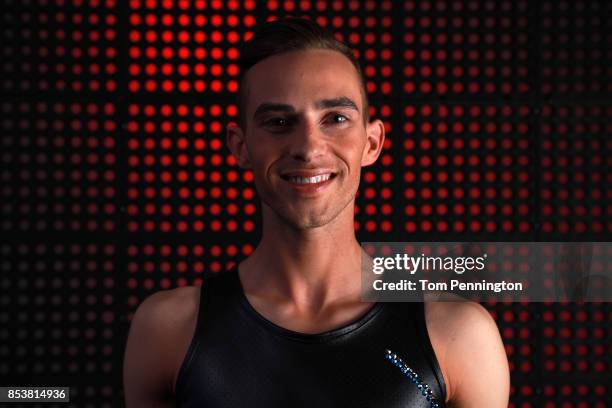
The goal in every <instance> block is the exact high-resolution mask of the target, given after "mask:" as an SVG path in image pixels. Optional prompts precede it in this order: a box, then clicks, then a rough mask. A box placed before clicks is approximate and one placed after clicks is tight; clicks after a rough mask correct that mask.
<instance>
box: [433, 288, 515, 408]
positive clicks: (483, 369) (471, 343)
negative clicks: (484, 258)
mask: <svg viewBox="0 0 612 408" xmlns="http://www.w3.org/2000/svg"><path fill="white" fill-rule="evenodd" d="M425 321H426V324H427V330H428V332H429V337H430V340H431V343H432V347H433V349H434V352H435V353H436V358H437V360H438V362H439V364H440V368H441V370H442V374H443V376H444V381H445V383H446V390H447V400H448V401H447V402H449V404H448V405H449V406H452V407H479V406H489V407H500V408H501V407H507V404H508V396H509V392H510V373H509V368H508V360H507V357H506V352H505V349H504V345H503V342H502V339H501V336H500V334H499V330H498V328H497V324H496V323H495V320H494V319H493V318H492V316H491V315H490V313H489V312H488V311H487V309H485V308H484V307H483V306H482V305H481V304H479V303H476V302H471V301H466V300H463V299H461V298H460V297H458V296H455V295H448V296H447V297H445V298H444V300H443V301H426V302H425Z"/></svg>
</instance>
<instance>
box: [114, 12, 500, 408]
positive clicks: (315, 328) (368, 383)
mask: <svg viewBox="0 0 612 408" xmlns="http://www.w3.org/2000/svg"><path fill="white" fill-rule="evenodd" d="M241 75H242V77H241V83H240V95H239V123H238V124H230V125H229V126H228V127H227V144H228V147H229V148H230V150H231V151H232V153H233V154H234V155H235V157H236V160H237V162H238V165H239V166H240V167H242V168H244V169H251V170H252V171H253V174H254V180H255V186H256V188H257V191H258V193H259V196H260V198H261V200H262V217H263V229H262V239H261V242H260V243H259V245H258V246H257V248H256V249H255V250H254V251H253V253H252V254H251V255H250V256H249V257H248V258H247V259H245V260H244V261H243V262H241V263H240V264H239V265H237V267H234V268H233V269H232V270H231V271H228V272H225V273H222V274H220V275H218V276H215V277H213V278H210V279H208V280H206V281H205V282H204V283H203V285H202V289H201V290H200V288H196V287H185V288H178V289H173V290H169V291H161V292H159V293H156V294H154V295H152V296H150V297H149V298H147V299H146V300H145V301H144V302H143V303H142V304H141V305H140V307H139V308H138V310H137V311H136V314H135V316H134V319H133V322H132V326H131V329H130V333H129V338H128V342H127V348H126V355H125V363H124V383H125V397H126V402H127V406H128V407H130V408H131V407H170V406H189V407H195V406H202V407H251V406H253V407H259V406H265V407H280V406H282V407H290V406H321V407H344V406H347V407H348V406H350V407H354V406H359V407H400V406H401V407H430V406H431V407H436V406H438V407H443V406H447V407H451V406H452V407H465V408H472V407H474V408H481V407H488V408H501V407H506V406H507V403H508V394H509V370H508V363H507V359H506V355H505V352H504V347H503V344H502V341H501V338H500V336H499V333H498V329H497V326H496V325H495V322H494V321H493V319H492V318H491V317H490V315H489V314H488V312H487V311H486V310H485V309H484V308H483V307H482V306H480V305H478V304H476V303H472V302H425V303H386V304H383V303H380V302H379V303H375V304H372V303H366V302H362V301H361V299H360V294H361V290H360V282H361V279H360V273H361V259H362V255H363V252H362V250H361V247H360V245H359V243H358V242H357V240H356V238H355V232H354V223H353V222H354V221H353V215H354V202H355V194H356V192H357V189H358V186H359V179H360V171H361V168H362V167H363V166H368V165H371V164H373V163H374V162H375V161H376V159H377V158H378V156H379V154H380V151H381V148H382V145H383V141H384V137H385V131H384V127H383V124H382V122H381V121H380V120H372V121H370V120H369V118H368V104H367V98H366V94H365V88H364V80H363V76H362V74H361V70H360V68H359V64H358V63H357V61H356V60H355V59H354V57H353V55H352V54H351V51H350V49H349V48H347V47H346V46H345V45H344V44H342V43H340V42H338V41H336V40H335V38H334V37H333V35H332V34H329V33H328V32H327V31H325V30H323V29H321V28H320V27H318V26H317V25H316V24H314V23H311V22H309V21H307V20H301V19H288V20H283V21H277V22H273V23H268V24H265V25H264V26H262V27H261V28H260V29H259V30H256V31H255V33H254V36H253V37H252V39H251V40H250V41H249V42H247V44H246V45H245V47H244V49H243V50H242V53H241ZM387 350H390V351H387Z"/></svg>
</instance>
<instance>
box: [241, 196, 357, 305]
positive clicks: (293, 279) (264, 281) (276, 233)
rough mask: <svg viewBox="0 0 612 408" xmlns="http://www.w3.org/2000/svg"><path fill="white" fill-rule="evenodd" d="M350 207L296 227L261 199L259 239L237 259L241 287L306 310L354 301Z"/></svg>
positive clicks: (354, 254) (354, 260)
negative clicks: (328, 218) (313, 224)
mask: <svg viewBox="0 0 612 408" xmlns="http://www.w3.org/2000/svg"><path fill="white" fill-rule="evenodd" d="M353 207H354V203H351V204H349V205H347V206H346V208H345V209H344V210H343V211H342V212H341V213H340V214H339V215H338V216H337V217H336V218H335V219H334V220H332V221H331V222H329V223H327V224H325V225H323V226H320V227H316V228H307V229H299V228H295V226H292V225H289V224H288V223H287V222H286V221H284V220H281V219H280V218H279V217H277V216H276V214H275V213H274V212H273V211H272V210H271V209H270V208H269V207H267V206H266V205H265V204H264V209H263V218H264V223H263V234H262V240H261V242H260V243H259V245H258V246H257V248H256V249H255V250H254V251H253V253H252V254H251V256H249V258H248V259H247V260H245V261H244V262H243V263H242V264H241V269H242V270H243V271H244V272H246V273H245V274H244V275H243V277H244V279H245V280H246V281H247V285H245V286H247V287H249V289H250V290H251V293H254V294H255V295H256V296H266V297H267V296H270V297H274V298H276V299H282V300H284V301H288V302H290V303H292V304H294V305H295V307H296V309H302V310H305V311H310V312H311V313H312V312H315V311H317V310H323V309H325V308H326V307H327V306H328V305H330V304H333V303H335V302H341V301H343V300H349V299H351V300H356V301H359V296H360V290H361V275H360V274H361V260H362V250H361V246H360V245H359V242H358V241H357V239H356V237H355V229H354V222H353V211H354V208H353ZM247 275H248V276H247Z"/></svg>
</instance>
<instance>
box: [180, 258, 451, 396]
mask: <svg viewBox="0 0 612 408" xmlns="http://www.w3.org/2000/svg"><path fill="white" fill-rule="evenodd" d="M387 350H390V352H388V351H387ZM393 354H395V357H394V356H393ZM445 393H446V388H445V384H444V380H443V377H442V373H441V371H440V367H439V365H438V362H437V360H436V356H435V354H434V352H433V349H432V346H431V342H430V340H429V336H428V334H427V328H426V326H425V314H424V308H423V303H414V302H411V303H382V302H378V303H375V304H374V306H373V307H372V308H370V309H369V310H368V311H367V312H366V313H365V314H364V315H362V316H361V317H359V318H358V319H357V320H355V321H354V322H352V323H350V324H348V325H346V326H344V327H341V328H338V329H334V330H330V331H327V332H324V333H318V334H305V333H298V332H294V331H291V330H288V329H285V328H283V327H280V326H278V325H276V324H274V323H272V322H271V321H269V320H267V319H266V318H264V317H263V316H262V315H260V314H259V313H258V312H257V311H256V310H255V309H254V308H253V307H252V306H251V304H250V303H249V301H248V299H247V297H246V296H245V294H244V291H243V288H242V284H241V282H240V278H239V275H238V265H237V264H236V265H235V266H234V267H233V268H232V269H230V270H229V271H227V272H221V273H219V274H218V275H214V276H212V277H210V278H208V279H206V280H204V282H203V283H202V286H201V288H200V306H199V310H198V317H197V323H196V329H195V333H194V336H193V338H192V340H191V343H190V345H189V348H188V350H187V354H186V356H185V359H184V361H183V363H182V365H181V368H180V370H179V374H178V377H177V384H176V395H175V400H176V406H177V407H202V408H221V407H223V408H248V407H266V408H276V407H283V408H287V407H315V406H316V407H317V408H324V407H376V408H387V407H404V408H406V407H410V408H425V407H444V406H445V405H444V400H445V398H446V394H445ZM436 404H437V405H436Z"/></svg>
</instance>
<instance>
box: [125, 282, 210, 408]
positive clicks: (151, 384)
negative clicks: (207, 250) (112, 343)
mask: <svg viewBox="0 0 612 408" xmlns="http://www.w3.org/2000/svg"><path fill="white" fill-rule="evenodd" d="M197 293H199V292H198V289H197V288H195V287H187V288H180V289H174V290H168V291H161V292H157V293H155V294H153V295H151V296H149V297H148V298H146V299H145V300H144V301H143V302H142V303H141V304H140V306H139V307H138V309H137V310H136V313H135V314H134V318H133V320H132V324H131V326H130V331H129V334H128V339H127V345H126V350H125V358H124V362H123V384H124V390H125V403H126V407H127V408H139V407H151V408H169V407H174V385H175V382H176V375H177V373H178V370H179V368H180V364H181V363H182V361H183V358H184V357H185V353H186V351H187V348H188V346H189V342H190V340H191V336H192V335H193V330H194V326H195V320H194V318H195V314H194V312H195V310H196V307H197V303H196V302H195V300H194V299H197V297H196V296H194V295H196V294H197Z"/></svg>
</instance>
